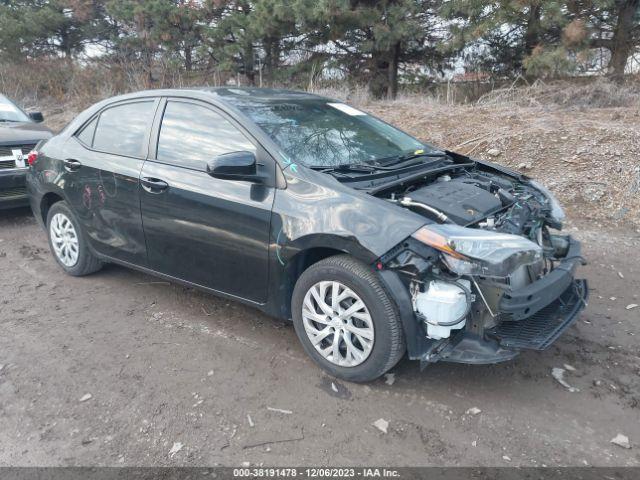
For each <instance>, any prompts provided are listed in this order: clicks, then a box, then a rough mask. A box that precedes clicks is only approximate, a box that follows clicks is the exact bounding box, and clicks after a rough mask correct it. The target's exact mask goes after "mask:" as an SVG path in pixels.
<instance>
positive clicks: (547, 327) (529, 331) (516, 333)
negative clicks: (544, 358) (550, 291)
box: [485, 280, 589, 350]
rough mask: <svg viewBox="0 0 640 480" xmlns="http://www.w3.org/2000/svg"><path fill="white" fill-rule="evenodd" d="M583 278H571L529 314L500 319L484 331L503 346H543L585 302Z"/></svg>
mask: <svg viewBox="0 0 640 480" xmlns="http://www.w3.org/2000/svg"><path fill="white" fill-rule="evenodd" d="M588 298H589V288H588V286H587V281H586V280H574V281H573V283H572V284H571V285H569V287H568V288H567V289H566V290H565V291H564V292H562V295H560V296H559V297H558V298H557V299H556V300H554V301H553V302H552V303H550V304H549V305H547V306H546V307H544V308H542V309H541V310H539V311H538V312H536V313H535V314H534V315H532V316H530V317H529V318H526V319H523V320H520V321H506V322H502V323H501V324H500V325H498V326H497V327H495V328H493V329H491V330H487V331H486V332H485V333H486V334H487V335H489V336H491V337H494V338H496V339H497V340H498V343H499V344H500V346H502V347H505V348H517V349H529V350H544V349H546V348H548V347H549V346H550V345H551V344H552V343H553V342H555V341H556V340H557V338H558V337H559V336H560V335H562V333H563V332H564V331H565V330H566V329H567V328H569V326H570V325H571V324H572V323H573V322H574V321H575V320H576V319H577V318H578V314H579V313H580V312H581V311H582V310H583V309H584V307H585V306H586V305H587V300H588Z"/></svg>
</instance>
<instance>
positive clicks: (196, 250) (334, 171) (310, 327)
mask: <svg viewBox="0 0 640 480" xmlns="http://www.w3.org/2000/svg"><path fill="white" fill-rule="evenodd" d="M33 160H34V161H33V162H30V163H32V164H31V166H30V168H29V173H28V191H29V195H30V199H31V208H32V209H33V212H34V214H35V216H36V218H37V219H38V221H39V222H40V223H41V224H42V225H43V226H44V227H45V228H46V231H47V233H48V235H49V242H50V246H51V250H52V252H53V255H54V257H55V259H56V261H57V262H58V263H59V264H60V266H61V267H62V268H63V269H64V270H65V271H66V272H67V273H69V274H71V275H86V274H89V273H92V272H95V271H97V270H98V269H99V268H100V267H101V265H102V264H103V263H105V262H114V263H118V264H121V265H125V266H129V267H132V268H136V269H139V270H142V271H145V272H149V273H152V274H154V275H158V276H161V277H164V278H166V279H168V280H171V281H175V282H180V283H183V284H186V285H191V286H195V287H198V288H201V289H203V290H205V291H208V292H211V293H214V294H217V295H223V296H226V297H229V298H233V299H237V300H239V301H242V302H244V303H247V304H249V305H253V306H255V307H257V308H259V309H261V310H263V311H264V312H267V313H268V314H270V315H273V316H275V317H279V318H283V319H292V320H293V323H294V326H295V330H296V332H297V334H298V337H299V339H300V341H301V342H302V345H303V347H304V349H305V350H306V352H307V353H308V354H309V355H310V356H311V357H312V358H313V359H314V360H315V361H316V362H317V363H318V364H319V365H320V366H321V367H322V368H324V369H325V370H327V371H328V372H330V373H331V374H333V375H335V376H338V377H341V378H344V379H347V380H352V381H367V380H371V379H374V378H376V377H378V376H380V375H382V374H383V373H385V372H386V371H388V370H389V369H390V368H392V367H393V366H394V365H395V364H396V363H397V362H398V361H399V360H400V359H401V358H402V357H403V356H404V355H405V353H407V354H408V356H409V358H411V359H416V360H420V361H422V362H425V363H427V362H436V361H439V360H445V361H453V362H463V363H476V364H482V363H495V362H500V361H505V360H509V359H512V358H513V357H515V356H516V355H517V354H518V353H519V352H520V351H521V350H523V349H536V350H542V349H545V348H547V347H548V346H549V345H550V344H551V343H552V342H553V341H554V340H555V339H556V338H558V336H559V335H560V334H561V333H562V332H563V331H564V330H565V329H566V328H567V327H568V326H569V325H570V324H571V323H572V322H573V321H574V320H575V319H576V317H577V315H578V313H579V312H580V311H581V310H582V308H583V307H584V306H585V304H586V299H587V293H588V290H587V285H586V282H585V281H584V280H576V279H574V273H575V270H576V268H577V267H578V266H579V264H580V263H581V262H582V261H583V260H582V257H581V255H580V244H579V243H578V242H577V241H576V240H575V239H573V238H571V237H570V236H567V235H562V234H560V233H559V230H560V229H561V228H562V222H563V217H564V214H563V212H562V209H561V207H560V206H559V205H558V202H557V201H556V199H555V198H554V197H553V195H552V194H551V193H550V192H549V191H547V190H546V189H545V188H544V187H542V186H541V185H539V184H538V183H536V182H535V181H533V180H531V179H530V178H527V177H525V176H523V175H520V174H518V173H517V172H514V171H511V170H509V169H506V168H504V167H501V166H499V165H494V164H489V163H486V162H483V161H480V160H475V159H471V158H468V157H466V156H463V155H459V154H457V153H454V152H450V151H445V150H440V149H437V148H435V147H432V146H430V145H427V144H424V143H423V142H421V141H419V140H417V139H415V138H413V137H411V136H409V135H408V134H406V133H403V132H402V131H400V130H398V129H396V128H394V127H392V126H390V125H388V124H386V123H384V122H383V121H381V120H379V119H377V118H375V117H373V116H371V115H368V114H367V113H365V112H362V111H360V110H357V109H355V108H353V107H351V106H348V105H346V104H344V103H342V102H339V101H335V100H330V99H327V98H322V97H319V96H315V95H310V94H307V93H300V92H289V91H280V90H262V89H237V88H220V89H194V90H158V91H147V92H141V93H136V94H130V95H125V96H121V97H116V98H111V99H108V100H105V101H103V102H101V103H99V104H97V105H94V106H93V107H91V108H89V109H88V110H86V111H85V112H83V113H82V114H80V115H79V116H78V117H77V118H76V119H75V120H74V121H73V122H71V123H70V124H69V125H68V126H67V127H66V128H65V129H64V131H62V132H61V133H60V134H59V135H57V136H55V137H53V138H52V139H50V140H48V141H47V142H46V143H44V145H42V146H41V147H40V148H39V149H38V152H36V154H35V158H34V159H33Z"/></svg>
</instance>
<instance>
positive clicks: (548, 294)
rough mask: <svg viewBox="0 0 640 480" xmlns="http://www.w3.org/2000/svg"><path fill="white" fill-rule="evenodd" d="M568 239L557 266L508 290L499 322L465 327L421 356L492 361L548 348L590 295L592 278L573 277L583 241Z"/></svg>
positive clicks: (437, 359)
mask: <svg viewBox="0 0 640 480" xmlns="http://www.w3.org/2000/svg"><path fill="white" fill-rule="evenodd" d="M568 239H569V249H568V251H567V254H566V256H565V257H564V259H563V260H562V261H560V262H559V263H558V264H557V265H556V267H555V268H554V270H553V271H551V272H550V273H549V274H547V275H546V276H544V277H542V278H540V279H539V280H537V281H535V282H533V283H531V284H529V285H527V286H525V287H523V288H520V289H517V290H512V291H508V292H506V293H505V294H504V295H503V297H502V299H501V300H500V303H499V310H498V312H496V313H497V316H498V318H499V320H500V322H499V323H498V325H496V326H495V327H493V328H490V329H486V330H482V331H480V332H478V331H475V332H471V331H468V330H466V329H464V330H460V331H459V332H458V333H457V334H456V335H454V336H453V337H452V338H450V339H447V340H448V341H446V342H443V343H442V344H441V345H432V346H431V348H429V349H428V351H427V352H425V354H424V355H423V356H422V357H421V360H422V361H423V362H435V361H439V360H444V361H448V362H456V363H471V364H490V363H498V362H503V361H507V360H511V359H512V358H514V357H515V356H517V355H518V354H519V353H520V351H521V350H544V349H546V348H548V347H549V346H550V345H551V344H552V343H553V342H555V341H556V340H557V339H558V338H559V337H560V336H561V335H562V334H563V333H564V332H565V331H566V330H567V329H568V328H569V327H570V326H571V325H572V324H573V322H575V320H576V319H577V318H578V316H579V314H580V312H581V311H582V310H583V309H584V308H585V306H586V305H587V300H588V298H589V288H588V285H587V281H586V280H576V279H575V278H574V275H575V272H576V269H577V267H578V265H580V264H582V263H584V258H583V257H582V255H581V246H580V242H579V241H577V240H575V239H573V238H571V237H569V238H568Z"/></svg>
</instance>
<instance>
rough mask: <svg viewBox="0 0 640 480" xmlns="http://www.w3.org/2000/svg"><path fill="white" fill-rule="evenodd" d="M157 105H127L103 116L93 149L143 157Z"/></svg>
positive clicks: (143, 103)
mask: <svg viewBox="0 0 640 480" xmlns="http://www.w3.org/2000/svg"><path fill="white" fill-rule="evenodd" d="M153 106H154V102H153V101H148V102H136V103H127V104H124V105H118V106H115V107H111V108H108V109H107V110H105V111H103V112H102V113H101V114H100V118H99V119H98V126H97V128H96V132H95V136H94V139H93V148H95V149H96V150H100V151H102V152H109V153H114V154H116V155H126V156H129V157H141V156H144V154H145V148H144V143H145V142H144V140H145V137H146V133H147V130H148V129H149V126H150V124H151V120H152V119H153Z"/></svg>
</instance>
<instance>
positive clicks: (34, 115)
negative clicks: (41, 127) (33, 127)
mask: <svg viewBox="0 0 640 480" xmlns="http://www.w3.org/2000/svg"><path fill="white" fill-rule="evenodd" d="M29 118H30V119H31V120H33V121H34V122H36V123H42V122H44V115H42V112H29Z"/></svg>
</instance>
